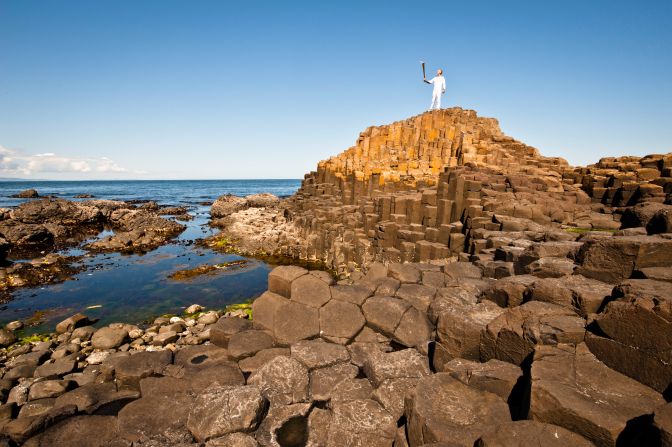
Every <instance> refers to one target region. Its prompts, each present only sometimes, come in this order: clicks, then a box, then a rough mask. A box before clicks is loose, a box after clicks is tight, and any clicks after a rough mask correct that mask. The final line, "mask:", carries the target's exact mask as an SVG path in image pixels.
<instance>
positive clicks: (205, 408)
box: [187, 386, 267, 442]
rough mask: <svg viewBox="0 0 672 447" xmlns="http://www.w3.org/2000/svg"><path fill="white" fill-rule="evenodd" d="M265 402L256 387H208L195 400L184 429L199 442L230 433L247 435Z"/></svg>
mask: <svg viewBox="0 0 672 447" xmlns="http://www.w3.org/2000/svg"><path fill="white" fill-rule="evenodd" d="M266 407H267V401H266V400H265V399H264V397H263V396H262V393H261V389H260V388H259V387H256V386H212V387H210V388H207V389H206V390H204V391H203V392H201V393H200V394H199V395H198V396H196V400H195V401H194V405H193V407H192V408H191V410H190V411H189V417H188V419H187V427H188V428H189V431H190V432H191V434H192V435H193V436H194V438H196V440H197V441H199V442H205V441H207V440H209V439H212V438H217V437H220V436H224V435H227V434H229V433H234V432H251V431H253V430H254V429H255V428H256V427H257V425H258V424H259V422H260V420H261V417H262V414H263V413H264V411H265V409H266Z"/></svg>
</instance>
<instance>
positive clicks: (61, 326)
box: [56, 314, 94, 334]
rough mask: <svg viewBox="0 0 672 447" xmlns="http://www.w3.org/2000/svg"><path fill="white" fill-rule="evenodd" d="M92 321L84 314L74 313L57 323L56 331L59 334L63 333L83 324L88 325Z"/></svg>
mask: <svg viewBox="0 0 672 447" xmlns="http://www.w3.org/2000/svg"><path fill="white" fill-rule="evenodd" d="M93 323H94V321H91V320H89V318H88V317H87V316H86V315H82V314H75V315H73V316H71V317H68V318H66V319H65V320H63V321H61V322H60V323H58V324H57V325H56V332H57V333H59V334H63V333H65V332H72V331H74V330H75V329H77V328H80V327H83V326H89V325H91V324H93Z"/></svg>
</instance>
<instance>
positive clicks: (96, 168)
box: [0, 146, 137, 177]
mask: <svg viewBox="0 0 672 447" xmlns="http://www.w3.org/2000/svg"><path fill="white" fill-rule="evenodd" d="M87 173H97V174H109V173H134V174H137V173H136V172H131V171H130V170H128V169H126V168H124V167H122V166H120V165H118V164H117V163H116V162H115V161H114V160H112V159H110V158H108V157H99V158H79V157H65V156H62V155H57V154H55V153H53V152H45V153H42V154H34V155H26V154H23V153H21V152H19V151H16V150H12V149H7V148H5V147H3V146H0V177H17V176H18V177H25V176H32V175H41V174H74V175H78V174H80V175H81V174H87Z"/></svg>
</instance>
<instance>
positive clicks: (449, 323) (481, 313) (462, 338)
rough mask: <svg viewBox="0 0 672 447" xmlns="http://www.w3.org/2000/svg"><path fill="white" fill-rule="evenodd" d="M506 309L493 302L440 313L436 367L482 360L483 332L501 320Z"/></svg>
mask: <svg viewBox="0 0 672 447" xmlns="http://www.w3.org/2000/svg"><path fill="white" fill-rule="evenodd" d="M503 312H504V309H502V308H501V307H499V306H497V305H496V304H495V303H493V302H491V301H483V302H482V303H478V304H466V305H457V304H456V305H455V306H451V307H446V308H445V309H443V310H440V311H438V312H437V313H438V323H437V326H436V332H437V346H436V351H435V357H434V359H433V363H434V367H435V368H437V369H440V365H441V364H442V363H445V362H447V361H450V360H451V359H453V358H455V357H460V358H464V359H470V360H478V359H479V358H480V342H481V332H482V331H483V330H484V329H485V327H486V326H487V325H488V324H489V323H490V322H491V321H493V320H494V319H495V318H497V317H498V316H500V315H501V314H502V313H503Z"/></svg>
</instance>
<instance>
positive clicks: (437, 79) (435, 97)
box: [423, 68, 446, 110]
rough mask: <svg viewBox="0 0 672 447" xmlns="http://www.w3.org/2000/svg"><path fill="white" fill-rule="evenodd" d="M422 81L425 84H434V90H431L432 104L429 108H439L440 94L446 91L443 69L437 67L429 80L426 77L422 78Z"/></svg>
mask: <svg viewBox="0 0 672 447" xmlns="http://www.w3.org/2000/svg"><path fill="white" fill-rule="evenodd" d="M423 71H424V69H423ZM423 81H425V82H426V83H427V84H433V85H434V90H433V91H432V106H431V107H430V108H429V110H439V109H440V108H441V95H443V94H444V93H446V78H444V77H443V70H441V69H440V68H439V69H438V70H436V76H434V77H433V78H432V79H430V80H429V81H428V80H427V78H424V79H423Z"/></svg>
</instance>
